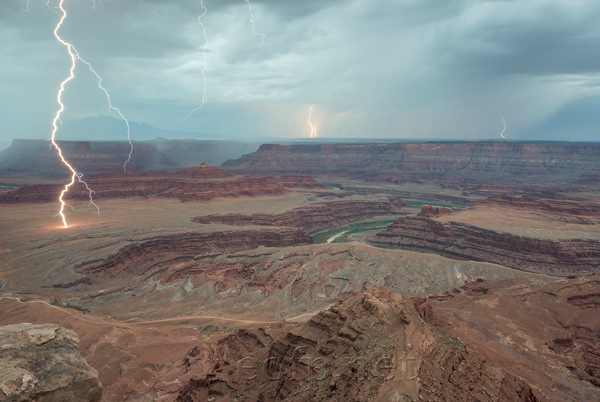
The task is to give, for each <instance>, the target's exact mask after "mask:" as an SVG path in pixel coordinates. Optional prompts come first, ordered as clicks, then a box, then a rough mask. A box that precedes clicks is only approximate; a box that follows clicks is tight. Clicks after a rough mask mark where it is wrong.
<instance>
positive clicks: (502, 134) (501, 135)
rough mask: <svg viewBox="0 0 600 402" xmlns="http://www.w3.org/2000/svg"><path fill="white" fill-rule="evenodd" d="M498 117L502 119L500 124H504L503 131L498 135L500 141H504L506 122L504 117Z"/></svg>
mask: <svg viewBox="0 0 600 402" xmlns="http://www.w3.org/2000/svg"><path fill="white" fill-rule="evenodd" d="M500 117H502V124H504V129H503V130H502V132H501V133H500V137H502V139H503V140H505V139H506V137H505V136H504V132H505V131H506V121H505V120H504V116H500Z"/></svg>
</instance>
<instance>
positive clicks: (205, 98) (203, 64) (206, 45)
mask: <svg viewBox="0 0 600 402" xmlns="http://www.w3.org/2000/svg"><path fill="white" fill-rule="evenodd" d="M202 1H203V0H200V7H202V14H201V15H200V16H198V23H199V24H200V26H201V27H202V35H204V46H203V47H202V70H201V71H200V73H201V74H202V78H203V79H204V87H203V88H202V103H201V104H200V106H198V107H196V108H195V109H192V111H191V112H190V113H189V114H188V115H187V116H185V117H183V118H182V119H180V120H179V121H182V120H185V119H189V118H190V117H191V116H192V115H193V114H194V112H196V111H198V110H200V109H202V108H203V107H204V104H205V103H206V101H207V100H208V98H207V97H206V85H207V78H206V69H207V67H206V48H207V47H208V37H207V36H206V26H205V25H204V23H203V22H202V18H203V17H204V16H205V15H206V12H207V11H208V10H207V9H206V7H204V3H203V2H202Z"/></svg>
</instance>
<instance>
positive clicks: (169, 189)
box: [0, 164, 308, 204]
mask: <svg viewBox="0 0 600 402" xmlns="http://www.w3.org/2000/svg"><path fill="white" fill-rule="evenodd" d="M86 182H87V184H88V186H89V188H90V189H92V190H93V192H94V194H93V196H94V198H95V199H107V198H124V197H149V196H159V197H169V198H177V199H179V200H181V201H207V200H211V199H213V198H218V197H239V196H259V195H279V194H283V193H284V192H285V191H286V190H285V189H284V187H283V186H282V185H281V184H280V182H278V180H277V179H275V178H273V177H253V176H234V175H232V174H231V173H228V172H226V171H225V170H222V169H218V168H215V167H212V166H210V165H207V164H202V165H200V166H197V167H194V168H188V169H183V170H180V171H177V172H174V173H149V174H147V175H139V174H128V173H104V174H99V175H96V176H94V177H92V178H90V179H89V180H87V181H86ZM307 182H308V181H307ZM63 187H64V185H61V184H47V185H46V184H39V185H31V186H25V187H22V188H20V189H19V190H17V191H11V192H8V193H6V194H1V195H0V203H5V204H14V203H21V202H29V203H39V202H51V201H56V200H57V199H58V195H59V193H60V191H61V190H62V189H63ZM66 199H67V200H73V199H74V200H87V199H89V191H88V190H87V188H86V187H85V186H84V185H82V184H79V183H76V184H75V185H73V187H72V189H71V191H69V192H68V193H67V195H66Z"/></svg>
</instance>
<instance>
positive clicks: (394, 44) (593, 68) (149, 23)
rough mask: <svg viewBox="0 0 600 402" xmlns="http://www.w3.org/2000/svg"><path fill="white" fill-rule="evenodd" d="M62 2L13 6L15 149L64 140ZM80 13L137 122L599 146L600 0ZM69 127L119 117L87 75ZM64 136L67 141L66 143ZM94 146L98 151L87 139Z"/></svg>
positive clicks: (68, 34) (171, 5) (77, 9)
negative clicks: (30, 141)
mask: <svg viewBox="0 0 600 402" xmlns="http://www.w3.org/2000/svg"><path fill="white" fill-rule="evenodd" d="M58 1H59V0H49V7H48V6H47V5H46V0H30V4H29V5H27V2H26V0H1V1H0V36H1V37H2V38H3V39H2V45H3V46H2V57H0V67H1V72H2V74H1V76H0V91H1V96H2V105H3V106H2V108H1V109H0V119H1V121H2V123H3V124H2V132H1V133H0V146H7V145H8V144H7V141H9V140H10V139H12V138H13V137H20V138H46V139H47V138H48V137H49V136H50V128H51V126H50V125H51V120H52V117H53V113H54V112H55V111H56V109H57V106H58V105H57V102H56V91H57V89H58V87H59V84H60V82H61V81H62V80H63V79H65V78H66V77H67V75H68V68H69V64H70V61H69V57H68V53H67V51H66V49H65V47H64V46H61V45H60V44H59V43H58V42H57V41H56V39H55V38H54V36H53V33H52V31H53V29H54V26H55V25H56V24H57V22H58V21H59V18H60V12H59V10H58V9H57V8H56V6H57V4H58ZM95 3H96V7H95V9H94V1H93V0H65V2H64V5H65V8H66V10H67V12H68V17H67V19H66V20H65V22H64V25H63V27H62V29H61V30H60V31H59V34H60V35H61V36H62V37H63V38H64V39H65V40H67V41H69V42H71V43H72V44H73V45H74V46H75V47H76V48H77V50H78V51H79V53H80V55H81V56H82V57H83V58H84V59H86V60H87V61H89V62H90V63H91V64H92V65H93V66H94V67H95V69H96V70H97V72H98V73H99V74H100V75H101V76H102V77H103V79H104V81H103V84H104V86H105V87H106V89H107V90H108V91H109V92H110V93H111V95H112V100H113V104H114V105H115V106H117V107H118V108H120V109H121V111H122V112H123V114H124V115H125V116H126V117H127V118H128V119H130V120H132V121H136V122H139V123H147V124H150V125H153V126H155V127H158V128H165V129H172V130H178V131H192V132H202V133H207V134H210V135H212V136H213V137H214V138H219V137H225V136H228V137H229V136H237V137H248V138H249V137H254V136H262V137H264V136H274V137H284V138H292V137H302V136H303V135H307V127H306V123H307V119H308V113H309V108H310V106H311V105H315V106H314V108H313V114H312V116H313V123H314V124H315V125H316V126H317V128H318V135H319V136H320V137H336V138H353V137H362V138H365V137H374V138H398V139H402V138H422V139H428V138H447V139H465V140H468V139H480V138H492V139H500V132H501V131H502V129H503V125H502V118H501V116H504V117H505V119H506V125H507V129H506V132H505V136H506V137H507V138H508V139H515V140H519V139H548V140H593V141H596V140H598V139H599V138H600V137H599V134H600V117H598V116H600V22H599V21H600V1H598V0H514V1H512V0H496V1H482V0H451V1H450V0H346V1H342V0H338V1H334V0H252V3H251V4H252V11H253V14H254V21H255V31H256V32H257V33H262V34H264V35H265V40H264V42H263V40H262V38H261V37H260V36H259V35H254V34H253V32H252V24H251V19H250V14H249V7H248V4H247V3H246V2H245V1H244V0H204V6H205V7H206V9H207V12H206V14H205V15H204V17H203V18H202V22H203V23H204V25H205V27H206V36H207V38H208V44H207V45H206V73H205V74H206V77H207V83H206V88H207V91H206V98H207V102H206V104H205V105H204V107H203V108H202V109H200V110H198V111H196V112H195V113H193V114H192V116H191V117H190V118H189V119H185V120H183V121H180V119H182V118H183V117H185V116H187V115H188V113H189V112H190V111H191V110H193V109H194V108H196V107H198V106H199V105H200V104H201V103H202V89H203V87H204V78H203V76H202V70H203V68H204V58H203V56H202V50H203V48H204V46H205V39H204V35H203V29H202V27H201V25H200V24H199V22H198V16H200V15H201V14H202V13H203V9H202V7H201V3H200V0H145V1H140V0H111V1H108V0H103V1H102V0H95ZM76 75H77V77H76V79H75V80H74V81H72V82H71V83H69V84H68V86H67V88H66V91H65V94H64V101H65V105H66V107H67V110H66V112H65V113H64V116H63V118H64V119H76V118H83V117H86V116H96V115H102V114H108V110H107V104H106V99H105V97H104V94H103V93H102V92H101V91H99V90H98V88H97V86H96V84H97V82H96V80H95V77H94V76H93V75H91V74H90V72H89V70H87V67H85V66H84V65H83V64H81V63H80V64H78V67H77V69H76ZM57 137H58V138H59V139H60V131H59V133H58V135H57ZM81 139H85V133H82V135H81Z"/></svg>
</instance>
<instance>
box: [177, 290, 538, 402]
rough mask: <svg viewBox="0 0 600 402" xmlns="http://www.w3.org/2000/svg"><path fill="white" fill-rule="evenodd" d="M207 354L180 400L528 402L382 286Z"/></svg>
mask: <svg viewBox="0 0 600 402" xmlns="http://www.w3.org/2000/svg"><path fill="white" fill-rule="evenodd" d="M212 361H213V362H214V363H213V367H212V370H210V372H209V373H208V374H207V375H205V376H203V377H201V378H197V379H191V380H190V381H189V383H188V384H187V385H186V386H185V387H183V389H182V390H181V392H180V394H179V398H178V400H179V401H186V402H191V401H204V400H208V399H209V398H211V399H212V400H214V401H226V400H232V399H233V400H245V401H277V400H286V401H341V400H343V401H369V400H377V401H407V402H408V401H418V400H430V401H443V400H452V401H473V400H479V401H501V400H511V401H531V402H533V401H537V398H536V396H535V395H534V392H533V391H532V389H531V388H530V387H529V386H528V385H527V384H526V383H525V382H523V381H522V380H520V379H519V378H517V377H516V376H514V375H513V374H512V373H510V370H506V369H502V368H499V367H494V366H492V365H491V364H489V363H488V362H486V361H485V360H484V359H482V358H480V357H479V356H477V355H476V354H475V353H473V352H469V351H468V350H467V349H466V348H465V347H464V345H463V344H462V343H461V342H460V341H459V340H457V339H455V338H451V337H449V336H447V335H445V334H443V333H441V332H439V331H436V330H434V329H433V328H432V327H431V326H429V325H428V324H426V323H424V322H423V320H422V319H421V318H420V317H419V315H418V314H417V313H416V312H415V311H414V310H413V308H412V303H411V301H410V300H408V299H405V298H403V297H402V296H400V295H398V294H392V293H390V292H389V290H387V289H386V288H379V289H372V290H369V291H366V292H359V293H357V294H355V295H353V296H351V297H349V298H348V299H347V300H345V301H343V302H340V303H339V304H338V305H335V306H333V307H331V308H330V309H329V310H327V311H323V312H321V313H319V314H317V315H316V316H314V317H313V318H312V319H310V321H308V322H307V323H305V324H298V325H296V327H295V328H293V329H291V330H289V331H283V332H276V331H270V330H267V331H264V330H263V331H260V330H258V331H252V332H251V331H240V332H238V333H237V334H235V335H231V336H229V337H228V338H226V339H224V340H223V341H221V342H220V344H219V345H218V346H217V347H216V348H214V349H213V353H212Z"/></svg>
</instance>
